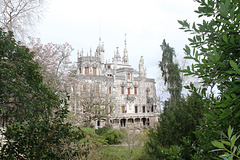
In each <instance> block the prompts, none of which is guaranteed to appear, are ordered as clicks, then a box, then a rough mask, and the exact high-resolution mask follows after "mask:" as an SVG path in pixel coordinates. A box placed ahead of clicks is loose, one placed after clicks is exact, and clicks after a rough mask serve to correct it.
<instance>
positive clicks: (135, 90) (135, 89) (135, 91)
mask: <svg viewBox="0 0 240 160" xmlns="http://www.w3.org/2000/svg"><path fill="white" fill-rule="evenodd" d="M134 94H135V95H137V87H134Z"/></svg>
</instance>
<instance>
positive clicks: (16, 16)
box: [0, 0, 44, 39]
mask: <svg viewBox="0 0 240 160" xmlns="http://www.w3.org/2000/svg"><path fill="white" fill-rule="evenodd" d="M43 6H44V0H31V1H29V0H1V1H0V15H1V16H0V27H2V28H3V29H4V30H5V31H12V32H14V34H15V36H17V37H18V38H22V39H23V38H25V36H26V35H27V30H28V28H27V27H33V26H34V24H35V23H36V22H38V21H39V19H40V17H41V14H42V11H43Z"/></svg>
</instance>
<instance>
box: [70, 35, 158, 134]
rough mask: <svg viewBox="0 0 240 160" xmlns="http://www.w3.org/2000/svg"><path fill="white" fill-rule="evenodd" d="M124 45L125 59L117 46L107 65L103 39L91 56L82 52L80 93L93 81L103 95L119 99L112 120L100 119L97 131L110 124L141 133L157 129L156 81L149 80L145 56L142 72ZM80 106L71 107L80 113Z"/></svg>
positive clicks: (141, 61) (78, 86) (96, 125)
mask: <svg viewBox="0 0 240 160" xmlns="http://www.w3.org/2000/svg"><path fill="white" fill-rule="evenodd" d="M124 42H125V47H124V50H123V56H122V58H121V55H120V53H119V48H118V47H117V48H116V51H115V53H114V56H113V58H112V61H106V62H104V54H105V50H104V44H103V43H102V42H101V39H99V45H98V46H97V49H96V52H95V53H94V55H93V54H92V50H91V49H90V53H89V54H87V55H84V53H83V51H81V52H80V53H78V62H77V63H78V74H77V75H78V85H77V88H78V92H81V90H85V89H86V85H87V84H88V83H90V82H93V83H94V84H98V85H99V89H100V90H101V91H102V92H104V93H108V94H111V95H112V96H113V97H114V98H115V110H114V113H113V114H112V115H111V116H110V117H109V118H108V119H101V120H99V119H96V121H95V122H94V125H95V128H98V127H103V126H104V125H106V123H107V124H110V125H111V126H112V127H113V128H114V129H120V128H127V129H129V130H131V129H134V130H141V129H143V128H145V127H148V126H154V125H155V124H156V122H157V120H158V113H157V109H156V108H157V102H156V101H157V100H156V88H155V80H154V79H152V78H147V77H146V69H145V67H144V59H143V57H140V61H139V68H138V70H135V69H133V68H132V67H131V65H130V64H129V59H128V51H127V45H126V38H125V41H124ZM75 90H76V89H75ZM76 101H77V100H76ZM79 107H80V106H78V105H77V103H75V104H72V106H71V108H72V110H73V111H74V112H75V113H76V114H78V111H79V109H78V108H79ZM107 121H108V122H107Z"/></svg>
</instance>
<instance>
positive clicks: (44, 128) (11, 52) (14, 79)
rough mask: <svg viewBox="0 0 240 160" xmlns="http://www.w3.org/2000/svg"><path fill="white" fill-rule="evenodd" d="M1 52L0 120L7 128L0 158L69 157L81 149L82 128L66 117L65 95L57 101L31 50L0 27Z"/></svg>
mask: <svg viewBox="0 0 240 160" xmlns="http://www.w3.org/2000/svg"><path fill="white" fill-rule="evenodd" d="M0 53H1V54H0V68H1V70H0V77H1V78H0V84H1V85H0V122H1V127H5V128H6V131H5V132H3V133H1V136H2V135H3V136H4V138H5V140H6V142H5V143H4V144H1V151H0V158H1V159H30V158H31V159H69V157H71V156H74V155H76V154H78V153H80V152H79V150H80V148H79V146H78V145H77V144H78V143H76V142H77V141H79V140H80V139H82V138H83V137H82V134H81V133H82V131H81V130H80V129H75V130H73V128H72V125H71V124H70V123H67V122H66V121H65V120H66V117H67V113H68V106H67V101H68V99H67V98H66V99H64V100H61V101H59V95H58V94H55V93H54V92H53V91H52V90H51V89H50V88H49V87H48V86H47V85H46V84H44V83H43V78H42V75H41V69H40V66H39V65H38V63H36V62H35V61H34V59H33V58H34V53H33V52H30V51H29V49H28V48H26V47H24V46H21V45H19V43H18V42H16V41H15V39H14V38H13V34H12V32H8V33H6V32H3V30H2V29H0ZM2 145H3V146H2ZM69 151H71V152H69ZM70 159H71V158H70Z"/></svg>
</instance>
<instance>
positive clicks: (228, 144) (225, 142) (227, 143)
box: [221, 141, 231, 146]
mask: <svg viewBox="0 0 240 160" xmlns="http://www.w3.org/2000/svg"><path fill="white" fill-rule="evenodd" d="M221 142H222V143H223V144H226V145H227V146H230V145H231V143H230V142H228V141H221Z"/></svg>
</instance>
